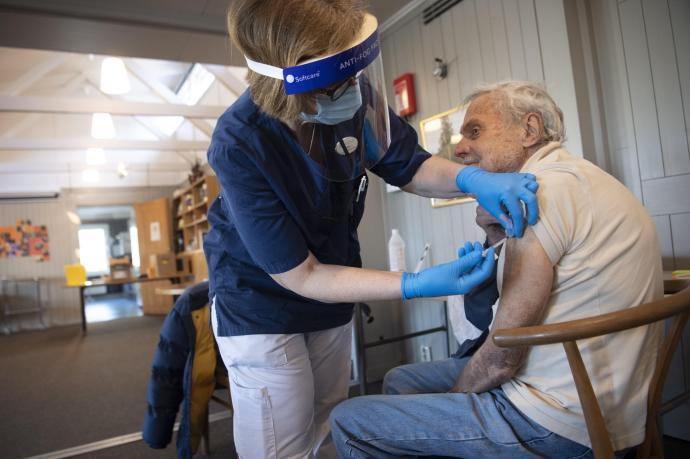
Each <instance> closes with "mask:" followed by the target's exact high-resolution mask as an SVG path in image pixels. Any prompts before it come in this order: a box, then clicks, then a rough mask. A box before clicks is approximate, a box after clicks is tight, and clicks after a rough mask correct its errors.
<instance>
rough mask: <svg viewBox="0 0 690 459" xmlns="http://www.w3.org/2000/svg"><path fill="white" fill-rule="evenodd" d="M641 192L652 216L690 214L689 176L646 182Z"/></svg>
mask: <svg viewBox="0 0 690 459" xmlns="http://www.w3.org/2000/svg"><path fill="white" fill-rule="evenodd" d="M642 154H644V153H643V152H641V153H640V155H642ZM631 159H634V158H631ZM642 190H643V194H644V205H645V206H646V207H647V210H649V213H650V214H652V215H662V214H677V213H683V212H690V199H689V198H688V196H690V174H686V175H674V176H671V177H665V178H660V179H655V180H647V181H645V182H642ZM685 234H688V233H687V232H686V233H685Z"/></svg>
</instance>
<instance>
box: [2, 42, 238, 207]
mask: <svg viewBox="0 0 690 459" xmlns="http://www.w3.org/2000/svg"><path fill="white" fill-rule="evenodd" d="M103 57H104V56H100V55H87V54H77V53H65V52H58V51H43V50H26V49H16V48H0V61H1V62H3V63H5V62H6V63H7V65H6V66H5V65H3V67H2V71H1V72H0V193H17V192H22V191H27V192H28V191H32V192H37V191H41V192H46V191H58V190H59V189H60V188H78V187H89V188H91V187H94V186H96V187H118V186H153V185H175V184H177V183H180V182H181V181H183V180H184V179H185V177H186V174H187V171H188V170H189V167H190V165H191V163H192V162H194V161H196V160H199V161H200V162H202V163H203V162H205V156H206V155H205V151H206V148H207V146H208V141H209V139H210V134H211V132H212V131H213V128H214V126H215V119H216V118H217V116H219V115H220V113H222V111H224V110H225V108H226V107H227V106H228V105H230V104H232V103H233V102H234V101H235V99H236V98H237V95H238V93H240V92H241V91H242V90H243V89H244V86H245V84H244V75H245V73H246V69H245V68H242V67H224V66H218V65H208V64H204V65H203V67H204V68H205V69H207V70H208V71H210V72H211V73H213V74H214V75H215V81H214V83H213V84H212V85H211V86H210V87H209V89H208V90H207V92H206V93H205V94H204V96H203V97H202V98H201V100H200V101H199V103H198V105H197V106H194V107H189V106H187V105H185V104H183V103H182V101H180V100H177V98H178V96H177V94H176V93H175V91H176V90H177V88H178V87H179V85H180V83H181V82H182V81H183V79H184V78H185V75H186V74H187V72H188V71H189V69H190V67H191V65H192V64H191V63H186V62H172V61H161V60H153V59H142V58H125V59H124V61H125V65H126V67H127V70H128V74H129V81H130V85H131V90H130V91H129V92H128V93H127V94H125V95H122V96H111V95H107V94H104V93H102V92H101V90H100V89H99V86H100V83H99V81H100V66H101V62H102V60H103ZM104 107H105V108H104ZM109 108H110V109H109ZM117 110H119V112H118V111H117ZM95 111H108V112H112V113H122V114H120V115H117V114H115V115H113V122H114V125H115V129H116V132H117V136H116V138H115V139H112V140H107V141H103V140H97V139H93V138H91V134H90V130H91V113H92V112H95ZM196 112H198V113H196ZM138 113H149V114H157V115H189V116H188V117H187V118H186V120H185V121H184V123H183V124H182V125H181V126H180V127H179V128H178V129H177V131H175V132H174V133H173V134H172V135H170V136H168V135H166V134H165V133H164V132H163V131H161V130H160V127H159V126H158V125H157V124H156V120H158V119H161V116H142V115H139V114H138ZM200 116H203V117H200ZM168 119H169V118H168ZM89 147H103V148H104V149H105V153H106V160H107V162H106V164H105V165H102V166H98V167H96V169H98V170H99V173H100V180H99V182H98V183H95V184H94V183H90V182H84V181H83V180H82V171H83V170H84V169H86V168H92V166H88V165H87V163H86V149H87V148H89ZM121 162H122V163H124V164H125V165H126V168H127V170H128V172H129V175H127V176H126V177H120V176H119V175H118V173H117V167H118V165H119V164H120V163H121Z"/></svg>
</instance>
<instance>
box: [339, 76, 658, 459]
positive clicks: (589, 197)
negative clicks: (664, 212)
mask: <svg viewBox="0 0 690 459" xmlns="http://www.w3.org/2000/svg"><path fill="white" fill-rule="evenodd" d="M467 102H469V103H470V106H469V108H468V110H467V114H466V116H465V120H464V123H463V126H462V135H463V139H462V141H461V142H460V144H459V145H458V147H457V152H456V153H457V154H458V155H459V156H462V157H464V159H465V160H466V162H469V163H477V164H478V165H479V166H480V167H482V168H483V169H485V170H488V171H494V172H509V171H522V172H531V173H533V174H534V175H536V176H537V180H538V182H539V192H538V200H539V209H540V212H541V215H540V220H539V222H538V223H537V224H536V225H535V226H533V227H531V228H529V229H528V230H527V231H526V232H525V236H524V237H523V238H521V239H510V240H509V241H508V243H507V245H506V247H505V250H503V252H502V253H501V256H500V259H499V263H498V268H497V281H498V289H499V291H500V299H499V304H498V307H497V310H496V316H495V318H494V320H493V324H492V325H491V330H496V329H501V328H511V327H522V326H529V325H537V324H541V323H553V322H560V321H565V320H572V319H579V318H583V317H587V316H593V315H596V314H602V313H606V312H612V311H616V310H621V309H625V308H630V307H633V306H636V305H639V304H641V303H645V302H648V301H652V300H655V299H658V298H660V297H661V296H662V290H663V284H662V276H661V261H660V260H661V256H660V252H659V247H658V243H657V237H656V233H655V229H654V225H653V223H652V221H651V219H650V218H649V216H648V215H647V213H646V211H645V209H644V208H643V207H642V205H641V204H640V203H639V201H638V200H637V199H636V198H635V197H634V196H633V195H632V194H631V193H630V192H629V191H628V190H627V189H626V188H625V187H624V186H623V185H622V184H621V183H619V182H618V181H616V180H615V179H614V178H613V177H611V176H610V175H608V174H606V173H605V172H604V171H602V170H601V169H599V168H597V167H596V166H594V165H593V164H591V163H589V162H588V161H585V160H583V159H580V158H577V157H574V156H572V155H570V154H569V153H568V152H567V151H566V150H565V149H564V148H563V147H562V146H561V144H560V142H561V141H562V140H563V138H564V135H563V115H562V112H561V110H560V109H559V108H558V107H557V106H556V104H555V103H554V101H553V100H552V98H551V97H550V96H549V95H548V94H547V93H546V92H545V91H544V90H543V89H541V88H540V87H538V86H536V85H534V84H531V83H525V82H505V83H499V84H496V85H493V86H490V87H487V88H483V89H481V90H478V91H476V92H475V93H474V94H472V95H470V96H469V97H468V99H467ZM480 217H481V218H482V219H483V224H484V226H485V227H486V228H490V227H491V222H489V221H486V218H485V215H483V214H480ZM491 228H495V227H491ZM492 231H493V230H492ZM490 237H491V238H493V239H495V238H496V234H490ZM487 307H488V306H487ZM661 333H662V330H661V328H660V325H655V326H649V327H640V328H636V329H633V330H630V331H626V332H623V333H618V334H614V335H609V336H606V337H601V338H592V339H588V340H582V341H580V342H579V343H578V345H579V348H580V352H581V353H582V356H583V359H584V362H585V365H586V366H587V369H588V371H589V374H590V377H591V379H592V385H593V387H594V391H595V393H596V395H597V398H598V400H599V404H600V406H601V409H602V411H603V413H604V417H605V419H606V425H607V428H608V430H609V432H610V433H611V437H612V439H613V446H614V448H615V449H616V450H617V451H619V452H620V451H621V450H625V449H626V448H629V447H631V446H634V445H636V444H639V443H641V442H642V441H643V439H644V423H645V416H646V399H647V388H648V385H649V382H650V379H651V375H652V372H653V370H654V364H655V356H656V350H657V348H658V345H659V342H660V338H661ZM383 390H384V393H385V394H396V395H379V396H369V397H359V398H354V399H352V400H349V401H347V402H344V403H342V404H341V405H339V406H338V407H337V408H336V410H335V411H334V412H333V413H332V415H331V425H332V428H333V436H334V438H335V441H336V444H337V448H338V452H339V454H340V455H341V456H343V457H376V458H379V457H396V456H425V455H434V456H453V457H489V456H490V457H493V458H499V457H510V458H512V457H520V456H546V457H587V456H590V455H591V454H592V453H591V449H590V441H589V437H588V434H587V428H586V425H585V419H584V417H583V414H582V408H581V405H580V403H579V400H578V396H577V391H576V389H575V384H574V382H573V379H572V376H571V373H570V369H569V367H568V363H567V360H566V356H565V353H564V351H563V348H562V346H560V345H548V346H537V347H533V348H529V349H503V348H498V347H497V346H495V345H494V344H493V342H492V340H491V334H489V339H487V340H486V341H484V343H483V344H482V345H481V346H480V347H479V348H478V350H477V351H476V353H475V354H474V355H473V356H472V357H470V358H464V359H457V358H451V359H447V360H443V361H438V362H431V363H425V364H414V365H407V366H403V367H399V368H397V369H394V370H392V371H391V372H389V374H388V375H386V379H385V381H384V389H383Z"/></svg>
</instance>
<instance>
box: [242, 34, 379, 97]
mask: <svg viewBox="0 0 690 459" xmlns="http://www.w3.org/2000/svg"><path fill="white" fill-rule="evenodd" d="M379 53H380V48H379V34H378V31H377V30H376V29H374V32H373V33H372V34H371V35H369V36H368V37H367V38H366V39H365V40H364V41H362V42H361V43H359V44H357V45H355V46H353V47H352V48H350V49H347V50H345V51H342V52H340V53H337V54H333V55H330V56H326V57H321V58H318V59H313V60H311V61H307V62H304V63H302V64H299V65H295V66H294V67H287V68H284V69H281V68H279V67H274V66H272V65H268V64H262V63H260V62H255V61H253V60H251V59H249V58H248V57H246V56H245V60H246V61H247V67H249V68H250V69H251V70H253V71H254V72H256V73H259V74H261V75H265V76H268V77H271V78H275V79H278V80H283V85H284V86H285V94H287V95H288V96H289V95H293V94H302V93H305V92H310V91H314V90H317V89H320V88H324V87H327V86H330V85H333V84H335V83H338V82H340V81H343V80H346V79H347V78H350V77H352V76H355V75H356V74H357V73H358V72H360V71H361V70H363V69H365V68H366V67H367V66H368V65H369V64H371V63H372V62H374V60H375V59H376V58H377V57H378V56H379Z"/></svg>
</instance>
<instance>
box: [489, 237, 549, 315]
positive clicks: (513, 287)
mask: <svg viewBox="0 0 690 459" xmlns="http://www.w3.org/2000/svg"><path fill="white" fill-rule="evenodd" d="M505 256H506V261H505V266H504V269H503V288H502V291H501V298H500V303H499V307H498V310H497V313H496V320H495V321H494V326H493V328H511V327H525V326H530V325H537V324H539V323H541V321H542V319H543V316H544V312H545V311H544V309H545V307H546V303H547V301H548V299H549V295H550V293H551V287H552V285H553V265H552V264H551V261H550V260H549V257H548V256H547V255H546V252H545V251H544V249H543V247H542V246H541V243H540V242H539V239H537V237H536V236H535V234H534V231H533V230H532V229H531V228H528V229H527V231H525V235H524V236H523V237H522V238H520V239H514V238H511V239H509V240H508V243H507V246H506V255H505Z"/></svg>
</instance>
